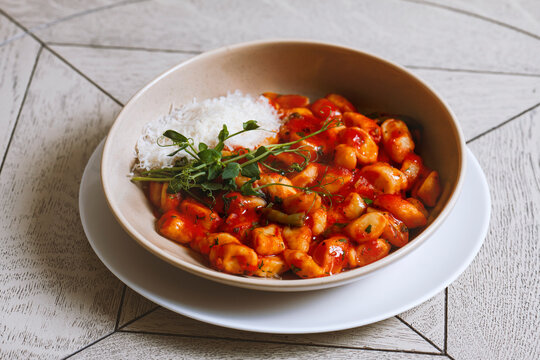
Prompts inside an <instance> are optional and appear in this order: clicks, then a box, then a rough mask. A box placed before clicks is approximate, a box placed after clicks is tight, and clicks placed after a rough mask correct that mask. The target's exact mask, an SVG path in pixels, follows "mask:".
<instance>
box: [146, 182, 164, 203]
mask: <svg viewBox="0 0 540 360" xmlns="http://www.w3.org/2000/svg"><path fill="white" fill-rule="evenodd" d="M162 187H163V183H162V182H157V181H151V182H150V183H148V198H149V200H150V203H151V204H152V205H154V207H156V208H159V207H160V206H161V189H162Z"/></svg>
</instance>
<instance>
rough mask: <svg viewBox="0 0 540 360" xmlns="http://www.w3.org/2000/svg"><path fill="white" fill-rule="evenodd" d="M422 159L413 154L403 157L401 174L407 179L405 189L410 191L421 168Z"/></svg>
mask: <svg viewBox="0 0 540 360" xmlns="http://www.w3.org/2000/svg"><path fill="white" fill-rule="evenodd" d="M423 166H424V165H423V164H422V158H421V157H420V156H418V155H416V154H415V153H409V154H407V155H405V158H404V159H403V163H402V164H401V172H402V173H403V174H405V176H406V177H407V189H406V190H410V189H411V188H412V186H413V185H414V183H415V182H416V180H417V179H418V177H419V176H420V173H421V172H422V168H423Z"/></svg>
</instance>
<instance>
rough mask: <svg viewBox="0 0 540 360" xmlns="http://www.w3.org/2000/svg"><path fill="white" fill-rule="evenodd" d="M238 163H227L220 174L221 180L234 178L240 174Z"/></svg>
mask: <svg viewBox="0 0 540 360" xmlns="http://www.w3.org/2000/svg"><path fill="white" fill-rule="evenodd" d="M240 169H241V167H240V164H239V163H236V162H232V163H228V164H227V166H226V167H225V169H224V170H223V173H222V174H221V178H222V179H223V180H227V179H234V178H235V177H237V176H238V174H240Z"/></svg>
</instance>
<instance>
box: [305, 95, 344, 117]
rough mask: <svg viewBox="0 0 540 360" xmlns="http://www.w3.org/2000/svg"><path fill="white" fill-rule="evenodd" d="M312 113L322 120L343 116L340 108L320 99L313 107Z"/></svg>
mask: <svg viewBox="0 0 540 360" xmlns="http://www.w3.org/2000/svg"><path fill="white" fill-rule="evenodd" d="M311 112H312V113H313V115H315V116H316V117H318V118H319V119H322V120H326V119H329V118H333V117H340V116H341V112H340V111H339V109H338V107H337V106H336V105H334V103H333V102H331V101H330V100H328V99H318V100H317V101H315V102H314V103H313V104H312V105H311Z"/></svg>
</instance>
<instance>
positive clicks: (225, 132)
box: [218, 124, 229, 142]
mask: <svg viewBox="0 0 540 360" xmlns="http://www.w3.org/2000/svg"><path fill="white" fill-rule="evenodd" d="M228 136H229V130H228V129H227V125H225V124H223V128H222V129H221V131H220V132H219V135H218V139H219V141H220V142H224V141H225V140H226V139H227V137H228Z"/></svg>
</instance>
